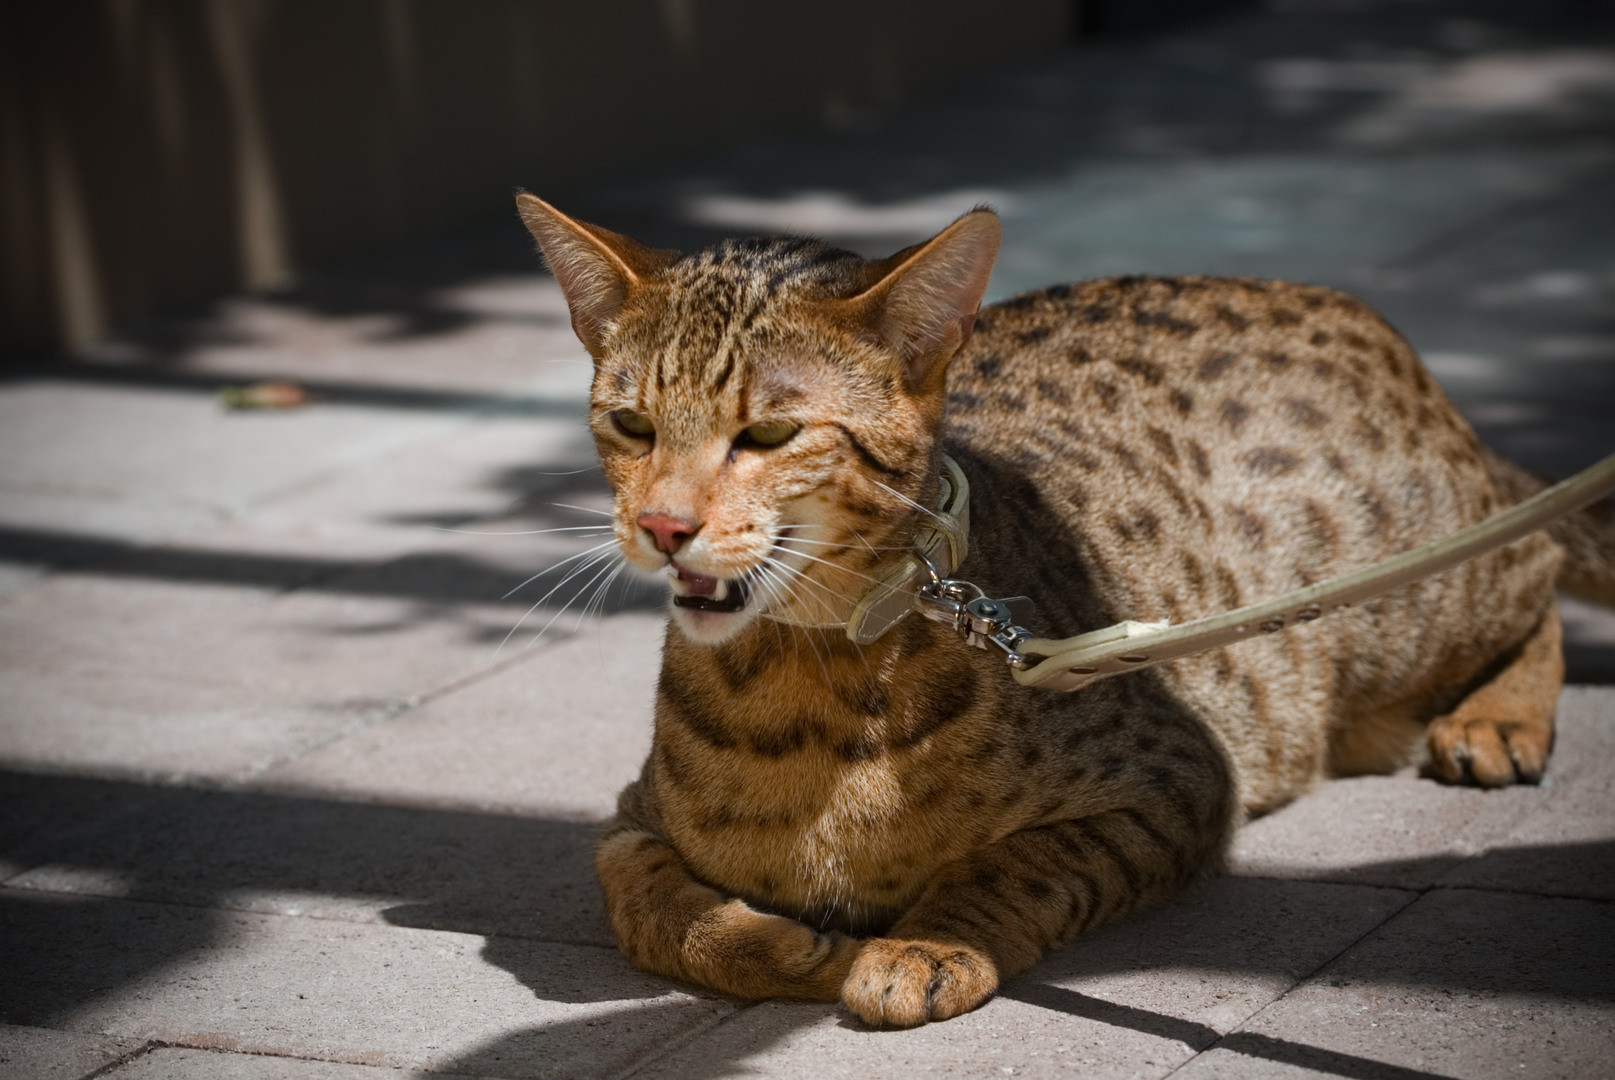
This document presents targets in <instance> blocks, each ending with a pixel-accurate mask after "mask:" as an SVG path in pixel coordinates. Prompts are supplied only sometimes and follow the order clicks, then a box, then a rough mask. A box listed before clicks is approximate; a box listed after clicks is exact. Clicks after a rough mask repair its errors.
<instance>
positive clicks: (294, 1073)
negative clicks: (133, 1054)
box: [105, 1048, 493, 1080]
mask: <svg viewBox="0 0 1615 1080" xmlns="http://www.w3.org/2000/svg"><path fill="white" fill-rule="evenodd" d="M105 1075H107V1076H108V1077H112V1078H114V1080H400V1077H405V1076H407V1077H421V1076H432V1077H442V1078H443V1080H461V1078H463V1080H485V1078H483V1077H471V1076H468V1075H467V1074H466V1073H452V1074H451V1073H442V1072H435V1071H434V1072H431V1073H426V1072H422V1071H419V1070H416V1069H406V1070H399V1069H388V1068H382V1067H380V1066H375V1065H345V1064H341V1063H339V1062H334V1061H310V1060H308V1059H307V1058H292V1057H265V1056H264V1055H262V1054H235V1053H229V1052H227V1051H222V1050H175V1049H169V1048H162V1049H157V1050H153V1051H151V1052H150V1053H146V1054H142V1055H140V1056H139V1057H138V1058H135V1059H134V1060H133V1061H130V1062H128V1063H127V1064H124V1065H120V1066H119V1067H118V1068H117V1069H114V1070H113V1071H112V1072H110V1073H107V1074H105ZM486 1080H493V1078H491V1077H489V1078H486Z"/></svg>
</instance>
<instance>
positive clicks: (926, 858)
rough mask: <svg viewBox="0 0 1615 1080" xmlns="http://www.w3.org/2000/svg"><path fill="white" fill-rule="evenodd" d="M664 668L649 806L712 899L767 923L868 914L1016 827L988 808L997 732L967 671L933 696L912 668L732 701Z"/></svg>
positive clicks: (1010, 816) (691, 672) (776, 687)
mask: <svg viewBox="0 0 1615 1080" xmlns="http://www.w3.org/2000/svg"><path fill="white" fill-rule="evenodd" d="M668 662H669V669H666V670H664V673H663V679H662V692H661V694H660V695H659V700H658V707H657V729H656V745H655V749H654V751H653V755H652V779H653V783H654V784H655V789H656V797H657V802H658V805H659V807H660V812H661V815H662V821H663V825H664V828H665V829H666V831H667V833H668V836H669V838H670V839H671V840H673V842H674V844H675V845H676V846H677V847H678V849H679V851H680V853H681V855H683V857H684V858H685V860H686V861H687V862H688V863H689V865H690V867H691V869H692V870H694V871H695V872H696V874H697V875H698V876H700V877H701V878H703V879H704V880H707V881H709V882H711V883H713V884H714V885H717V886H719V887H721V888H723V889H725V890H727V891H730V892H733V893H736V894H738V895H741V896H745V897H747V898H749V899H753V900H756V901H758V902H760V903H763V904H765V905H767V906H772V907H776V908H779V909H782V910H783V909H785V908H796V909H803V910H806V909H820V908H823V907H825V906H826V905H829V904H840V905H842V906H843V907H845V906H847V905H851V906H853V907H857V908H859V909H861V910H863V911H865V912H873V913H878V912H879V911H880V910H882V909H885V908H900V907H902V906H903V905H905V904H907V903H909V902H911V901H912V899H913V897H914V896H915V895H917V893H918V891H919V889H920V888H921V887H922V885H923V882H924V881H925V880H926V879H928V878H929V877H930V876H931V875H932V874H933V873H934V872H935V870H936V869H937V867H939V866H941V865H943V864H945V863H947V862H949V861H951V860H953V859H956V858H959V857H961V856H963V855H964V854H966V853H967V852H969V851H970V850H973V849H974V848H976V847H979V846H980V845H981V844H982V843H984V842H988V841H990V840H992V839H994V838H996V837H997V836H999V835H1004V834H1006V833H1008V832H1011V831H1013V830H1014V829H1016V828H1020V827H1023V826H1024V824H1026V822H1025V821H1024V820H1022V819H1023V818H1024V817H1025V815H1026V813H1027V812H1028V811H1027V807H1025V806H1016V807H1009V806H1006V805H1004V804H1003V803H1002V800H1001V799H1000V798H998V792H999V791H1000V790H1002V789H1007V788H1008V787H1010V786H1012V780H1013V778H1012V777H1011V775H1010V771H1011V770H1010V763H1009V762H1008V761H1007V760H1005V759H1003V758H1002V756H1001V755H1000V754H999V753H998V751H999V750H1000V749H1001V747H1002V746H1003V745H1004V741H1005V740H1004V737H1003V734H1002V732H1000V731H999V730H998V729H999V727H1000V726H1001V725H1002V724H1003V723H1004V722H1005V721H1004V719H1003V717H1002V715H1001V710H998V709H995V708H994V695H993V693H992V688H991V687H988V686H983V685H980V683H981V680H980V677H979V676H978V675H977V673H976V672H975V670H974V668H973V667H969V666H966V667H964V668H963V669H962V671H961V669H958V668H955V669H954V670H952V671H950V672H948V673H947V675H946V677H945V681H939V680H940V679H941V678H942V677H941V675H940V673H939V672H937V671H934V670H930V668H929V666H928V665H925V664H922V663H920V662H918V661H915V660H912V659H911V660H910V661H909V670H908V671H907V672H905V675H906V677H904V678H880V677H878V672H876V673H874V674H872V673H871V672H870V670H869V668H868V665H864V666H860V667H858V668H857V669H855V670H850V671H847V670H843V671H835V672H828V673H827V672H821V677H820V679H819V680H817V682H810V681H807V680H797V679H794V678H793V677H792V674H791V673H789V672H780V671H776V672H774V673H773V674H772V675H771V676H769V678H771V679H772V680H773V681H772V682H771V683H763V684H760V685H759V686H758V687H757V688H752V687H750V686H742V687H739V688H738V689H737V688H735V687H734V686H732V685H730V683H729V682H726V681H725V680H723V679H722V678H721V673H720V677H719V678H704V677H703V674H704V673H703V672H702V670H701V669H700V668H699V666H698V665H697V664H696V663H695V662H694V659H693V658H692V660H691V662H690V663H689V664H688V665H687V668H688V669H687V670H672V668H673V666H674V665H676V664H678V663H679V662H680V658H679V657H677V656H672V657H669V659H668ZM705 674H710V673H705ZM824 674H832V675H842V676H844V677H843V678H830V679H828V680H827V679H825V678H824V677H823V675H824ZM760 677H761V676H760ZM785 683H789V684H790V685H789V686H788V687H785V686H782V684H785ZM931 687H934V689H928V688H931ZM984 747H985V749H986V750H987V751H988V752H989V753H988V756H987V757H985V758H984V757H982V756H981V752H982V750H983V748H984ZM972 762H974V764H972Z"/></svg>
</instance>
